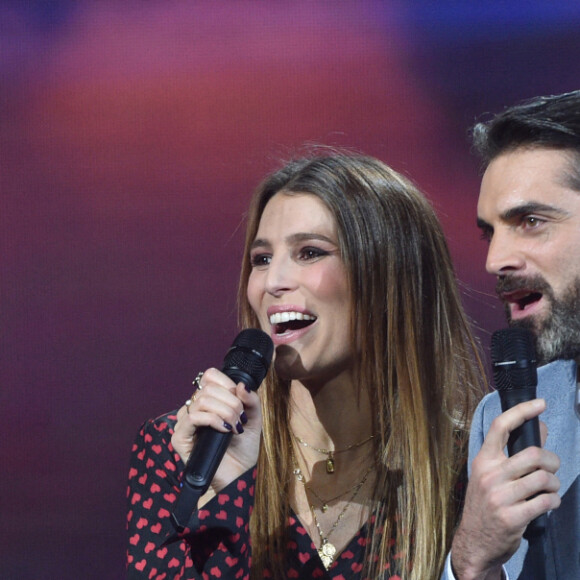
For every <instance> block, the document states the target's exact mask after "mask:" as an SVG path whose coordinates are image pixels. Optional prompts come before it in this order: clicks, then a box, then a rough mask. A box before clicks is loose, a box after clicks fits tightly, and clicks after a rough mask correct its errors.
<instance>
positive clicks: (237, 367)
mask: <svg viewBox="0 0 580 580" xmlns="http://www.w3.org/2000/svg"><path fill="white" fill-rule="evenodd" d="M273 354H274V344H273V343H272V339H271V338H270V337H269V336H268V335H267V334H266V333H265V332H262V331H261V330H257V329H255V328H248V329H246V330H242V332H240V334H238V336H237V337H236V338H235V340H234V342H233V344H232V346H231V347H230V349H229V350H228V352H227V353H226V356H225V358H224V363H223V367H222V372H223V373H224V374H225V375H226V376H228V377H229V378H230V379H232V380H233V381H234V382H235V383H236V384H237V383H240V382H242V383H244V385H246V386H247V387H249V388H250V389H251V390H253V391H255V390H257V388H258V387H259V386H260V384H261V383H262V381H263V380H264V377H265V376H266V373H267V372H268V367H269V366H270V362H271V360H272V355H273ZM232 437H233V434H232V433H231V432H227V433H222V432H221V431H216V430H215V429H212V428H211V427H200V428H199V429H198V430H197V431H196V434H195V445H194V447H193V450H192V452H191V455H190V456H189V459H188V461H187V464H186V466H185V469H184V472H183V479H182V484H181V492H180V494H179V497H178V499H177V503H176V507H175V509H174V511H173V514H172V518H173V523H174V524H175V526H176V528H177V529H178V531H180V532H181V531H183V530H184V529H185V528H186V527H187V524H188V522H189V519H190V517H191V515H192V513H193V511H194V510H195V509H196V508H197V502H198V500H199V498H200V497H201V496H202V495H203V494H204V493H205V492H206V491H207V489H208V488H209V486H210V484H211V481H212V479H213V477H214V475H215V472H216V471H217V468H218V467H219V464H220V463H221V460H222V459H223V456H224V454H225V452H226V450H227V448H228V445H229V444H230V441H231V438H232Z"/></svg>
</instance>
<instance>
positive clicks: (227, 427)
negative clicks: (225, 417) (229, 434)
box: [224, 421, 233, 431]
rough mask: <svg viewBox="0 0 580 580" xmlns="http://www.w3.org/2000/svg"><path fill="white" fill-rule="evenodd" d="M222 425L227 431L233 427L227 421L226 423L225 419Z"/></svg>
mask: <svg viewBox="0 0 580 580" xmlns="http://www.w3.org/2000/svg"><path fill="white" fill-rule="evenodd" d="M224 427H225V428H226V429H227V430H228V431H231V430H232V429H233V427H232V426H231V425H230V424H229V423H226V422H225V421H224Z"/></svg>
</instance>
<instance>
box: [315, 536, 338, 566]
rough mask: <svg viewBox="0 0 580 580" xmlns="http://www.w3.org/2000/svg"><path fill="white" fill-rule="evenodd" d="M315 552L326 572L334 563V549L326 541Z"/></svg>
mask: <svg viewBox="0 0 580 580" xmlns="http://www.w3.org/2000/svg"><path fill="white" fill-rule="evenodd" d="M317 552H318V555H319V556H320V559H321V560H322V565H323V566H324V567H325V568H326V570H328V569H329V568H330V566H331V565H332V563H333V562H334V556H335V554H336V548H335V547H334V546H333V545H332V544H331V543H330V542H329V541H328V540H325V541H324V543H323V544H322V546H320V548H318V550H317Z"/></svg>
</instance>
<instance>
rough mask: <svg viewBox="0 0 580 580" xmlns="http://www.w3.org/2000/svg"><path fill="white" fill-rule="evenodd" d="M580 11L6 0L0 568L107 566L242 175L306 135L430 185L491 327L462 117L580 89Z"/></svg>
mask: <svg viewBox="0 0 580 580" xmlns="http://www.w3.org/2000/svg"><path fill="white" fill-rule="evenodd" d="M579 27H580V4H579V3H578V2H577V1H576V0H569V1H564V0H560V1H558V2H550V1H545V2H538V1H533V0H532V1H530V0H525V1H524V0H519V1H516V0H514V1H511V2H506V1H499V0H488V1H487V2H465V1H461V0H440V1H439V2H431V1H427V0H423V1H420V0H415V1H407V0H399V1H391V2H389V1H384V2H376V1H366V0H341V1H339V2H336V1H332V2H331V1H285V2H282V1H269V2H257V1H254V2H252V1H249V0H247V1H243V0H242V1H240V0H230V1H223V0H216V1H213V2H209V1H207V2H202V1H197V2H192V1H186V0H175V1H172V2H166V1H162V0H148V1H144V0H142V1H134V0H133V1H127V2H112V1H109V2H107V1H102V2H88V1H77V2H75V1H73V0H54V1H40V0H36V1H35V0H30V1H28V2H24V1H17V0H14V1H1V2H0V75H1V78H0V124H1V125H0V187H1V196H2V197H1V208H0V215H1V224H0V226H1V227H0V240H1V246H0V247H1V256H0V258H1V265H2V273H1V284H2V294H1V308H2V310H1V325H2V329H1V336H2V343H1V359H2V363H1V369H2V371H1V373H2V375H1V389H0V415H1V419H2V422H1V424H2V434H1V437H2V444H1V445H0V454H1V456H0V457H1V472H2V475H1V476H0V522H1V523H0V535H1V537H0V577H2V578H5V579H20V578H23V579H27V578H38V579H75V580H76V579H79V578H83V579H84V580H87V579H89V580H90V579H120V578H122V577H123V575H124V572H123V570H124V550H125V531H124V529H125V485H126V477H127V471H128V458H129V451H130V448H131V444H132V441H133V438H134V436H135V434H136V432H137V430H138V428H139V426H140V424H141V423H142V422H143V421H144V420H145V419H147V418H149V417H154V416H157V415H159V414H161V413H163V412H165V411H168V410H171V409H173V408H176V407H177V406H179V405H181V404H182V402H183V401H184V400H185V399H186V397H187V396H188V395H189V394H190V390H191V381H192V379H193V378H194V377H195V375H196V373H197V372H198V371H199V370H200V369H204V368H206V367H207V366H209V365H220V364H221V362H222V358H223V355H224V353H225V350H226V348H227V347H228V346H229V345H230V343H231V341H232V339H233V337H234V336H235V334H236V330H237V326H236V297H235V294H236V281H237V277H238V272H239V263H240V259H241V242H242V231H243V227H242V225H241V224H242V218H243V213H244V211H245V209H246V206H247V202H248V199H249V196H250V193H251V191H252V189H253V188H254V187H255V186H256V185H257V183H258V182H259V181H260V180H261V179H262V177H263V176H264V175H265V173H266V172H268V171H270V170H271V169H273V168H274V167H277V166H278V163H279V160H280V159H285V158H287V157H288V156H290V155H291V154H292V153H293V152H294V151H295V150H296V149H297V148H299V147H300V146H302V145H304V144H308V143H320V144H327V145H333V146H341V147H348V148H351V149H355V150H360V151H363V152H365V153H368V154H371V155H374V156H377V157H379V158H380V159H382V160H384V161H386V162H388V163H389V164H391V165H392V166H393V167H394V168H395V169H397V170H399V171H401V172H402V173H404V174H406V175H408V176H410V177H411V178H412V179H413V180H414V181H415V182H416V183H417V184H418V185H419V186H420V188H421V189H423V190H424V191H425V192H426V193H427V194H428V196H429V197H430V199H431V200H432V201H433V203H434V205H435V207H436V209H437V211H438V213H439V215H440V217H441V219H442V221H443V223H444V226H445V230H446V232H447V235H448V239H449V243H450V245H451V249H452V253H453V256H454V259H455V263H456V267H457V274H458V277H459V279H460V280H461V285H462V292H463V296H464V299H465V304H466V307H467V308H468V311H469V313H470V315H471V316H472V318H473V320H474V323H475V324H476V326H477V328H478V334H479V336H480V337H481V340H482V342H483V343H484V344H485V346H486V347H487V345H488V342H489V335H490V333H491V331H493V330H494V329H496V328H498V327H501V326H503V315H502V312H501V308H499V307H498V305H497V303H496V300H495V298H494V296H493V280H491V278H489V277H488V276H487V275H486V274H484V256H485V249H486V248H485V244H484V242H482V241H481V240H480V239H479V235H478V232H477V230H476V228H475V225H474V222H475V206H476V200H477V193H478V187H479V177H478V162H477V160H476V159H475V158H474V157H473V156H472V155H471V153H470V145H469V141H468V137H467V130H468V127H469V126H470V125H472V123H473V122H474V121H475V120H476V119H478V118H480V117H481V115H482V114H484V113H485V112H496V111H499V110H501V109H502V108H503V107H504V106H505V105H508V104H511V103H513V102H515V101H517V100H520V99H523V98H527V97H532V96H535V95H537V94H548V93H558V92H564V91H568V90H572V89H577V88H580V35H579V34H578V30H579ZM488 278H489V279H488Z"/></svg>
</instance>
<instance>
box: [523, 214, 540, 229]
mask: <svg viewBox="0 0 580 580" xmlns="http://www.w3.org/2000/svg"><path fill="white" fill-rule="evenodd" d="M541 223H543V220H541V219H539V218H537V217H536V216H533V215H528V216H526V217H525V218H524V219H523V225H524V227H526V228H537V227H538V226H539V225H540V224H541Z"/></svg>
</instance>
